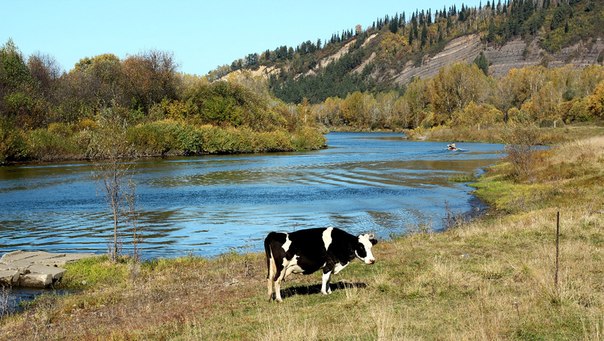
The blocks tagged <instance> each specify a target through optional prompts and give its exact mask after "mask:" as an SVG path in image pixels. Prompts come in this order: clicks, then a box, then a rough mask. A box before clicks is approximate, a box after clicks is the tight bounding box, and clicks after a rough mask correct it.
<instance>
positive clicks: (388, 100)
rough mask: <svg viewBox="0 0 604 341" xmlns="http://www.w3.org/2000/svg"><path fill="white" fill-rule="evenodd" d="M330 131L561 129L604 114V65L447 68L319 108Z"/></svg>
mask: <svg viewBox="0 0 604 341" xmlns="http://www.w3.org/2000/svg"><path fill="white" fill-rule="evenodd" d="M300 106H301V107H304V106H306V107H307V110H308V111H309V112H310V113H312V116H313V117H314V118H315V120H316V121H317V122H319V123H321V124H323V125H325V126H327V127H329V128H330V129H347V130H368V129H395V130H396V129H416V128H420V129H430V128H434V127H445V126H446V127H471V128H474V129H482V128H488V127H493V126H497V125H500V124H506V123H512V122H516V123H520V124H536V125H540V126H554V125H558V126H559V125H563V124H568V123H577V122H589V121H598V120H602V119H604V67H602V66H597V65H596V66H589V67H586V68H575V67H572V66H565V67H561V68H546V67H544V66H534V67H527V68H522V69H512V70H511V71H510V72H509V73H508V74H507V75H505V76H504V77H502V78H499V79H496V78H493V77H491V76H488V75H486V74H485V73H484V72H483V71H482V70H481V69H480V68H479V67H478V65H477V64H476V63H471V64H466V63H457V64H453V65H449V66H446V67H444V68H442V69H441V70H440V71H439V73H438V74H437V75H435V76H434V77H432V78H430V79H417V78H416V79H414V80H413V81H412V82H411V83H410V84H408V85H407V86H406V88H405V89H404V91H403V94H402V95H401V93H400V92H399V91H386V92H377V93H373V92H360V91H355V92H352V93H350V94H348V95H347V96H345V97H329V98H327V99H326V100H325V101H324V102H322V103H319V104H314V105H311V104H309V103H308V102H305V101H303V102H302V103H301V104H300Z"/></svg>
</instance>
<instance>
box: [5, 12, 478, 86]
mask: <svg viewBox="0 0 604 341" xmlns="http://www.w3.org/2000/svg"><path fill="white" fill-rule="evenodd" d="M462 3H464V4H466V5H469V6H478V4H479V0H476V1H474V0H471V1H463V2H462V1H456V0H424V1H421V2H417V1H402V0H399V1H391V0H387V1H379V0H377V1H367V0H364V1H360V0H348V1H340V0H323V1H317V0H304V1H289V0H280V1H278V0H260V1H249V0H248V1H244V0H215V1H188V0H186V1H185V0H180V1H179V0H174V1H166V0H164V1H156V0H146V1H141V0H121V1H118V0H104V1H101V0H87V1H83V0H79V1H74V0H55V1H30V0H1V1H0V6H1V7H2V12H3V15H2V20H0V45H2V44H4V43H5V42H6V41H7V40H8V39H9V38H12V39H13V41H14V42H15V44H16V45H17V47H19V49H20V50H21V52H22V53H23V55H24V56H25V57H27V56H29V55H31V54H33V53H38V52H39V53H42V54H48V55H51V56H53V57H54V58H55V59H56V60H57V61H58V63H59V64H60V66H61V67H62V68H63V69H64V70H69V69H71V68H72V67H73V65H74V64H75V63H76V62H77V61H78V60H79V59H80V58H83V57H92V56H96V55H99V54H103V53H113V54H115V55H117V56H118V57H120V58H125V57H126V56H128V55H134V54H137V53H140V52H143V51H147V50H150V49H157V50H162V51H169V52H172V53H173V54H174V59H175V60H176V62H177V63H178V65H179V70H180V71H182V72H186V73H191V74H200V75H203V74H206V73H207V72H208V71H210V70H212V69H214V68H216V67H217V66H220V65H224V64H230V63H231V62H232V61H233V60H235V59H237V58H242V57H245V55H247V54H249V53H253V52H258V53H261V52H263V51H265V50H267V49H271V50H272V49H274V48H276V47H278V46H281V45H288V46H294V47H295V46H297V45H298V44H300V43H301V42H303V41H306V40H311V41H313V42H316V40H317V39H319V38H320V39H321V40H322V41H325V40H326V39H329V38H330V37H331V35H332V34H333V33H336V32H341V31H342V30H344V29H351V28H353V27H354V26H355V25H356V24H361V25H362V26H363V28H365V27H367V26H368V25H371V23H372V22H373V21H374V20H375V19H376V18H378V17H379V18H382V17H384V15H386V14H388V15H394V14H395V13H397V12H398V13H402V12H403V11H405V12H406V13H407V18H409V17H410V13H411V12H413V11H415V10H416V9H419V10H422V9H426V10H427V9H428V8H432V9H442V8H443V7H444V6H446V7H447V8H448V7H449V6H451V5H453V4H455V5H456V6H458V8H459V6H461V4H462ZM484 4H486V0H485V1H484Z"/></svg>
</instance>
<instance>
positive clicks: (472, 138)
mask: <svg viewBox="0 0 604 341" xmlns="http://www.w3.org/2000/svg"><path fill="white" fill-rule="evenodd" d="M530 127H531V125H530V124H511V125H494V126H491V127H488V128H477V127H453V128H451V127H445V126H439V127H434V128H429V129H424V128H417V129H414V130H406V131H405V134H406V135H407V136H408V137H409V138H410V139H414V140H428V141H443V142H491V143H509V138H510V136H509V135H510V131H514V130H516V129H518V128H522V129H529V128H530ZM531 130H532V131H534V133H535V141H534V142H536V143H538V144H559V143H564V142H569V141H574V140H577V139H585V138H589V137H591V136H601V135H604V126H602V124H601V123H599V124H595V123H592V124H576V125H566V126H563V127H557V128H553V127H549V128H537V127H534V128H532V129H531Z"/></svg>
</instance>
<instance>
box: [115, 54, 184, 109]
mask: <svg viewBox="0 0 604 341" xmlns="http://www.w3.org/2000/svg"><path fill="white" fill-rule="evenodd" d="M122 68H123V72H124V91H125V93H126V96H127V98H129V99H130V108H132V109H137V108H141V109H142V110H143V111H144V112H147V111H148V109H149V108H150V107H151V105H153V104H154V103H159V102H161V100H162V99H164V98H166V99H168V100H171V99H176V97H177V96H176V95H177V91H178V86H179V78H178V77H177V75H176V68H177V65H176V63H175V62H174V58H173V56H172V54H171V53H168V52H163V51H157V50H151V51H148V52H145V53H142V54H139V55H135V56H131V57H128V58H126V60H124V62H123V63H122Z"/></svg>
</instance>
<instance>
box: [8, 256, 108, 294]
mask: <svg viewBox="0 0 604 341" xmlns="http://www.w3.org/2000/svg"><path fill="white" fill-rule="evenodd" d="M96 256H97V255H95V254H92V253H50V252H44V251H35V252H27V251H13V252H9V253H6V254H4V255H3V256H2V258H0V285H7V286H21V287H27V288H46V287H48V286H50V285H51V284H54V283H56V282H58V281H60V280H61V278H63V275H64V274H65V271H66V270H65V269H63V268H61V266H65V264H67V263H70V262H75V261H77V260H80V259H84V258H90V257H96Z"/></svg>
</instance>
